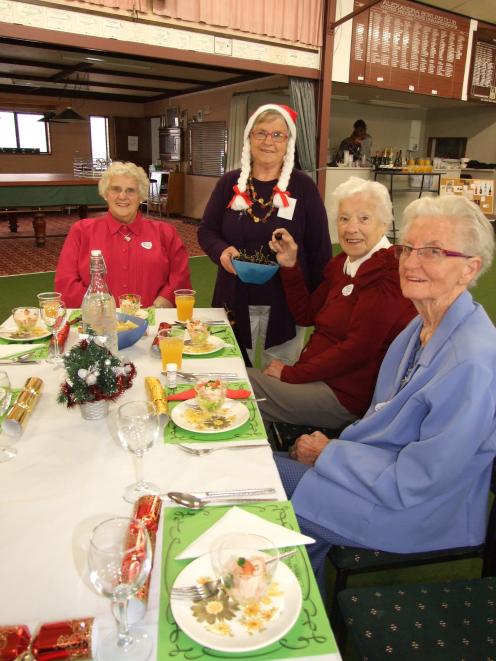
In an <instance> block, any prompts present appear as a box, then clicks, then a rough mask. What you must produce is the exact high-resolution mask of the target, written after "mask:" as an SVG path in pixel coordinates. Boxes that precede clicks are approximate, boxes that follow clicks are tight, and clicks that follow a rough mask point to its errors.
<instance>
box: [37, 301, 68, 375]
mask: <svg viewBox="0 0 496 661" xmlns="http://www.w3.org/2000/svg"><path fill="white" fill-rule="evenodd" d="M37 296H38V302H39V305H40V312H41V318H42V319H43V321H44V322H45V325H46V326H47V327H48V328H50V330H51V331H52V347H53V354H52V357H51V358H49V359H48V360H47V362H49V363H55V364H56V365H60V364H62V362H63V360H62V356H61V355H60V351H59V343H58V338H57V335H58V332H59V330H60V327H61V325H62V323H63V321H64V319H65V315H66V312H67V310H66V307H65V303H64V301H63V300H62V294H59V292H56V291H45V292H42V293H41V294H38V295H37Z"/></svg>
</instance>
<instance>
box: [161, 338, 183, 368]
mask: <svg viewBox="0 0 496 661" xmlns="http://www.w3.org/2000/svg"><path fill="white" fill-rule="evenodd" d="M158 346H159V348H160V356H161V358H162V369H164V370H165V369H166V368H167V364H168V363H176V365H177V367H178V369H179V368H180V367H181V364H182V361H183V347H184V341H183V336H182V335H168V334H166V333H163V332H160V333H159V336H158Z"/></svg>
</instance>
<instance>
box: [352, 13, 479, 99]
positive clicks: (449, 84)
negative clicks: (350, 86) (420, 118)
mask: <svg viewBox="0 0 496 661" xmlns="http://www.w3.org/2000/svg"><path fill="white" fill-rule="evenodd" d="M365 4H366V2H365V0H355V10H356V9H360V8H361V7H363V6H364V5H365ZM469 27H470V21H469V19H466V18H464V17H461V16H457V15H454V14H450V13H448V12H444V11H441V10H438V9H433V8H431V7H427V6H425V7H424V6H423V5H419V4H417V3H414V2H408V0H382V2H379V3H378V4H377V5H374V7H372V8H371V9H368V10H366V11H364V12H362V13H361V14H359V15H358V16H356V17H355V18H354V19H353V37H352V44H351V62H350V82H354V83H364V84H366V85H374V86H376V87H386V88H388V89H394V90H402V91H405V92H408V91H410V92H418V93H420V94H433V95H439V96H444V97H450V98H461V95H462V86H463V76H464V71H465V60H466V56H467V44H468V35H469Z"/></svg>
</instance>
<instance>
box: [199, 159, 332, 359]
mask: <svg viewBox="0 0 496 661" xmlns="http://www.w3.org/2000/svg"><path fill="white" fill-rule="evenodd" d="M238 177H239V170H233V171H231V172H228V173H227V174H225V175H224V176H223V177H222V178H221V179H219V181H218V182H217V185H216V187H215V189H214V190H213V192H212V195H211V197H210V200H209V201H208V204H207V206H206V208H205V212H204V214H203V219H202V221H201V224H200V229H199V230H198V241H199V243H200V245H201V247H202V248H203V250H204V251H205V252H206V253H207V255H208V256H209V257H210V259H211V260H212V261H214V262H215V263H216V264H219V265H220V261H219V260H220V255H221V253H222V252H223V251H224V250H225V249H226V248H227V247H228V246H235V247H236V248H237V249H238V250H240V249H241V248H243V249H244V250H246V252H247V253H249V254H252V253H254V252H255V251H256V250H260V248H263V249H264V251H265V253H266V254H267V255H270V254H271V253H270V249H269V247H268V242H269V241H270V239H271V238H272V232H273V231H274V230H275V229H277V228H279V227H284V228H285V229H287V231H288V232H289V233H290V234H291V235H292V236H293V238H294V239H295V241H296V243H297V244H298V255H299V259H300V263H301V268H302V271H303V274H304V279H305V283H306V286H307V287H308V289H309V290H310V291H313V290H314V289H315V288H316V287H317V285H318V284H319V283H320V282H321V281H322V274H323V271H324V267H325V265H326V264H327V262H328V260H329V258H330V257H331V254H332V246H331V240H330V238H329V227H328V223H327V214H326V210H325V207H324V204H323V202H322V198H321V197H320V194H319V191H318V190H317V187H316V186H315V184H314V182H313V181H312V179H310V177H308V176H307V175H306V174H304V173H303V172H300V171H298V170H293V172H292V173H291V177H290V179H289V185H288V190H289V191H290V192H291V197H293V198H295V199H296V206H295V209H294V213H293V218H292V219H291V220H287V219H285V218H280V217H279V216H278V215H277V209H275V210H274V212H273V213H272V214H271V216H270V218H269V219H268V220H267V222H265V223H262V222H258V223H255V222H254V221H253V220H252V219H251V218H250V216H249V215H248V214H247V213H246V212H243V211H233V210H232V209H228V208H227V205H228V204H229V202H230V200H231V198H232V196H233V194H234V193H233V186H234V184H236V183H237V181H238ZM253 183H254V187H255V190H256V194H257V197H258V198H262V199H264V200H267V199H269V198H270V195H271V193H272V188H273V187H274V186H275V184H276V180H274V181H259V180H258V179H254V180H253ZM253 212H254V214H255V215H256V216H258V217H263V216H264V215H265V212H266V209H263V208H262V207H261V205H260V204H258V203H255V204H254V205H253ZM225 304H227V305H228V306H229V307H230V308H231V310H232V311H233V312H234V314H235V317H236V321H237V325H238V328H239V332H240V335H241V338H242V341H243V343H244V346H245V347H248V348H250V347H251V346H252V341H251V332H250V319H249V314H248V306H249V305H270V306H271V309H270V317H269V325H268V328H267V338H266V341H265V346H266V347H272V346H274V345H277V344H282V343H283V342H286V341H287V340H290V339H291V338H293V337H294V336H295V332H296V331H295V323H294V321H293V318H292V316H291V313H290V311H289V307H288V304H287V302H286V297H285V296H284V291H283V288H282V284H281V279H280V276H279V272H277V273H276V275H275V276H274V277H273V278H272V279H271V280H269V282H267V283H266V284H264V285H249V284H245V283H243V282H241V280H240V279H239V278H238V277H237V276H235V275H231V274H230V273H228V272H227V271H226V270H225V269H224V268H223V267H222V266H220V267H219V269H218V271H217V280H216V283H215V290H214V295H213V301H212V305H213V306H214V307H222V306H223V305H225Z"/></svg>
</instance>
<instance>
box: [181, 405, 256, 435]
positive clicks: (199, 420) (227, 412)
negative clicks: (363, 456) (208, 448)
mask: <svg viewBox="0 0 496 661" xmlns="http://www.w3.org/2000/svg"><path fill="white" fill-rule="evenodd" d="M195 403H196V399H188V400H186V401H184V402H181V403H180V404H178V405H177V406H174V408H173V409H172V411H171V414H170V417H171V419H172V421H173V422H174V423H175V424H176V425H177V426H178V427H181V429H185V430H186V431H192V432H197V433H198V432H199V433H201V434H218V433H220V432H225V431H231V430H232V429H237V428H238V427H241V425H244V424H245V422H246V421H247V420H248V418H249V417H250V411H249V410H248V408H247V407H246V406H245V404H242V403H241V402H236V401H234V400H232V399H226V401H225V403H224V404H223V406H222V408H221V409H220V411H217V413H200V412H199V411H195V410H193V409H192V408H191V404H195ZM218 415H223V416H224V417H226V418H227V419H228V420H229V423H228V424H226V426H224V427H222V426H210V425H209V424H208V423H207V424H206V425H205V423H204V419H205V418H207V419H208V418H211V417H212V416H218Z"/></svg>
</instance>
